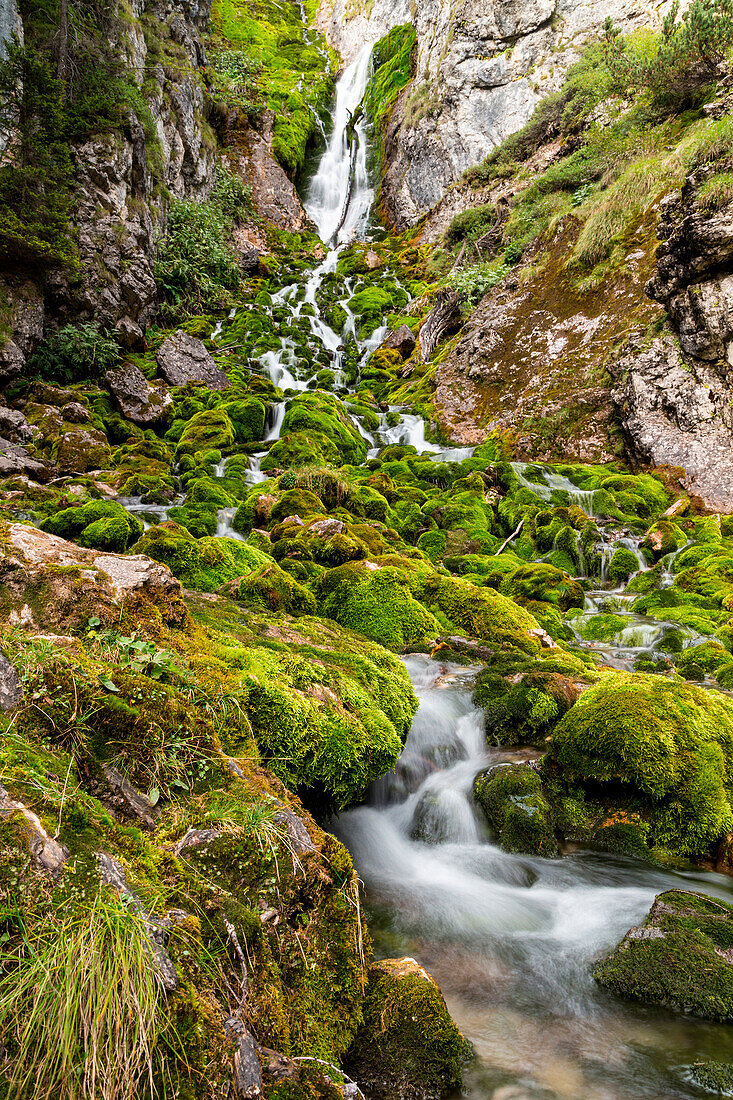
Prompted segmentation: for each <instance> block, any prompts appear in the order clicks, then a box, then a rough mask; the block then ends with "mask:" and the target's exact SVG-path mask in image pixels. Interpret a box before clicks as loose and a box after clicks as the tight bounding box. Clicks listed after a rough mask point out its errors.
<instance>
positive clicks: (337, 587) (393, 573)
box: [318, 562, 441, 649]
mask: <svg viewBox="0 0 733 1100" xmlns="http://www.w3.org/2000/svg"><path fill="white" fill-rule="evenodd" d="M318 597H319V608H320V612H321V614H322V615H326V616H328V618H331V619H335V620H336V622H338V623H341V624H342V625H343V626H348V627H350V628H351V629H352V630H356V631H358V633H360V634H363V635H364V636H365V637H367V638H372V639H373V640H374V641H377V642H381V644H382V645H385V646H387V647H389V648H390V649H402V648H403V647H404V646H406V645H415V644H420V643H422V642H426V641H428V640H431V639H434V638H437V637H438V636H439V635H440V633H441V628H440V624H439V623H438V622H437V620H436V619H435V617H434V616H433V615H431V613H430V612H429V611H428V610H427V609H426V608H425V607H423V606H422V604H420V603H418V601H417V600H416V599H415V598H414V596H413V595H412V593H411V591H410V588H409V586H408V584H407V581H406V579H405V576H404V574H403V573H402V572H401V571H400V570H398V569H396V568H394V567H391V566H386V567H383V568H379V567H378V566H376V565H374V563H373V562H352V563H349V564H347V565H341V566H338V567H337V568H335V569H329V570H327V571H326V572H325V573H324V574H323V576H322V577H321V579H320V582H319V585H318Z"/></svg>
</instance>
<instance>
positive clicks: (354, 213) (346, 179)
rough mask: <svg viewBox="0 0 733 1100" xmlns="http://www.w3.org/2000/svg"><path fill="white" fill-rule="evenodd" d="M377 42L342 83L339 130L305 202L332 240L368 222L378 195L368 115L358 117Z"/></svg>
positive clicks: (336, 115) (338, 96) (339, 239)
mask: <svg viewBox="0 0 733 1100" xmlns="http://www.w3.org/2000/svg"><path fill="white" fill-rule="evenodd" d="M371 60H372V46H371V45H366V46H364V47H363V48H362V50H361V51H360V53H359V55H358V56H357V58H356V60H355V61H354V62H352V64H351V65H349V67H348V68H347V69H346V70H345V72H344V74H343V76H342V77H341V79H340V80H339V83H338V87H337V89H336V105H335V109H334V120H333V131H332V133H331V139H330V141H329V143H328V145H327V147H326V151H325V152H324V154H323V156H322V157H321V161H320V164H319V166H318V170H317V172H316V174H315V176H314V177H313V179H312V181H311V184H310V187H309V189H308V195H307V197H306V200H305V208H306V211H307V213H308V216H309V217H310V218H312V220H313V221H314V222H315V224H316V226H317V228H318V235H319V237H320V238H321V240H322V241H324V242H325V243H326V244H338V243H341V242H344V241H349V240H351V238H352V237H353V236H354V234H355V233H356V232H357V231H358V230H364V229H365V228H366V223H367V219H368V217H369V212H370V210H371V207H372V202H373V200H374V191H373V189H372V187H371V184H370V180H369V173H368V171H367V135H366V126H365V123H364V119H363V117H362V116H361V115H360V116H359V117H358V118H355V116H356V112H357V111H359V110H360V106H361V102H362V100H363V98H364V92H365V91H366V86H367V81H368V79H369V69H370V66H371Z"/></svg>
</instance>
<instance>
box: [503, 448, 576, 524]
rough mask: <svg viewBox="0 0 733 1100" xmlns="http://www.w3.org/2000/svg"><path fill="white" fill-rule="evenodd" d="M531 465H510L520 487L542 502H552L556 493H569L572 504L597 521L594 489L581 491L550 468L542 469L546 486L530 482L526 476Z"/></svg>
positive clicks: (527, 463)
mask: <svg viewBox="0 0 733 1100" xmlns="http://www.w3.org/2000/svg"><path fill="white" fill-rule="evenodd" d="M530 465H531V464H530V463H529V462H511V463H510V466H511V467H512V469H513V470H514V473H515V474H516V475H517V480H518V481H519V484H520V485H522V486H524V488H525V489H529V491H530V492H531V493H534V494H535V496H537V497H539V498H540V500H545V501H550V500H551V499H552V494H553V493H554V492H561V493H567V494H568V496H569V497H570V502H571V503H572V504H575V505H577V507H578V508H580V509H581V511H583V512H585V514H586V515H587V516H590V518H591V519H595V511H594V498H595V490H594V489H579V488H578V486H577V485H574V484H573V482H572V481H570V479H569V478H567V477H564V476H563V475H562V474H558V473H555V471H554V470H551V469H549V467H542V470H541V474H542V478H543V479H544V484H540V483H539V482H537V481H530V479H529V478H528V477H527V475H526V471H527V470H528V469H529V467H530Z"/></svg>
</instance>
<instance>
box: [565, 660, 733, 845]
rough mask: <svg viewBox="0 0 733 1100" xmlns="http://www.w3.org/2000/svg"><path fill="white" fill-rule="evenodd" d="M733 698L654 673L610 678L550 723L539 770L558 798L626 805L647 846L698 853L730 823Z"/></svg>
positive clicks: (732, 824) (732, 817)
mask: <svg viewBox="0 0 733 1100" xmlns="http://www.w3.org/2000/svg"><path fill="white" fill-rule="evenodd" d="M732 766H733V702H732V701H731V700H730V699H728V698H727V697H725V696H723V695H721V694H720V693H718V692H715V691H705V690H703V689H701V688H698V687H695V686H694V685H692V684H680V683H675V682H673V681H670V680H667V679H664V678H662V677H660V676H647V675H641V674H630V673H617V674H614V675H609V676H607V677H605V678H604V679H603V680H602V681H601V682H600V683H598V684H595V685H594V686H592V687H590V688H589V689H588V690H587V691H585V692H584V693H583V694H582V695H581V697H580V699H579V700H578V702H577V703H576V704H575V706H573V707H572V709H571V710H569V711H568V713H567V714H566V715H565V716H564V718H563V719H562V720H561V721H560V722H559V723H558V725H557V726H556V727H555V730H554V733H553V735H552V740H551V742H550V746H549V750H548V752H547V755H546V757H545V761H544V768H545V769H546V770H547V773H548V775H550V776H551V777H552V780H553V783H554V784H556V785H557V789H558V790H559V791H561V792H565V793H570V792H571V791H572V790H573V789H574V788H579V789H586V790H588V791H590V792H592V794H593V797H594V798H596V799H598V798H601V799H602V800H605V801H606V802H607V804H608V805H609V806H618V807H619V808H624V807H625V806H631V807H632V808H633V809H634V810H635V811H637V812H638V813H640V814H641V816H642V817H643V818H644V819H645V820H646V821H647V822H648V824H649V826H650V833H649V843H650V845H651V846H653V847H659V848H662V849H667V850H669V851H671V852H674V853H677V854H680V855H685V854H700V853H702V852H704V851H705V850H706V849H707V848H708V846H709V845H711V844H713V843H714V842H715V841H716V840H718V839H720V837H722V836H723V835H724V834H725V833H727V832H729V831H730V830H731V828H732V827H733V812H732V811H731V805H730V787H729V784H730V779H729V776H731V775H733V771H732V770H731V769H732Z"/></svg>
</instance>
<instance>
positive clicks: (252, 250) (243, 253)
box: [237, 241, 260, 275]
mask: <svg viewBox="0 0 733 1100" xmlns="http://www.w3.org/2000/svg"><path fill="white" fill-rule="evenodd" d="M237 253H238V255H239V264H240V267H241V268H242V271H245V272H246V273H247V274H248V275H254V273H255V272H256V271H257V270H258V268H259V266H260V250H259V248H256V247H255V245H253V244H250V242H249V241H243V242H242V243H241V244H240V245H238V247H237Z"/></svg>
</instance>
